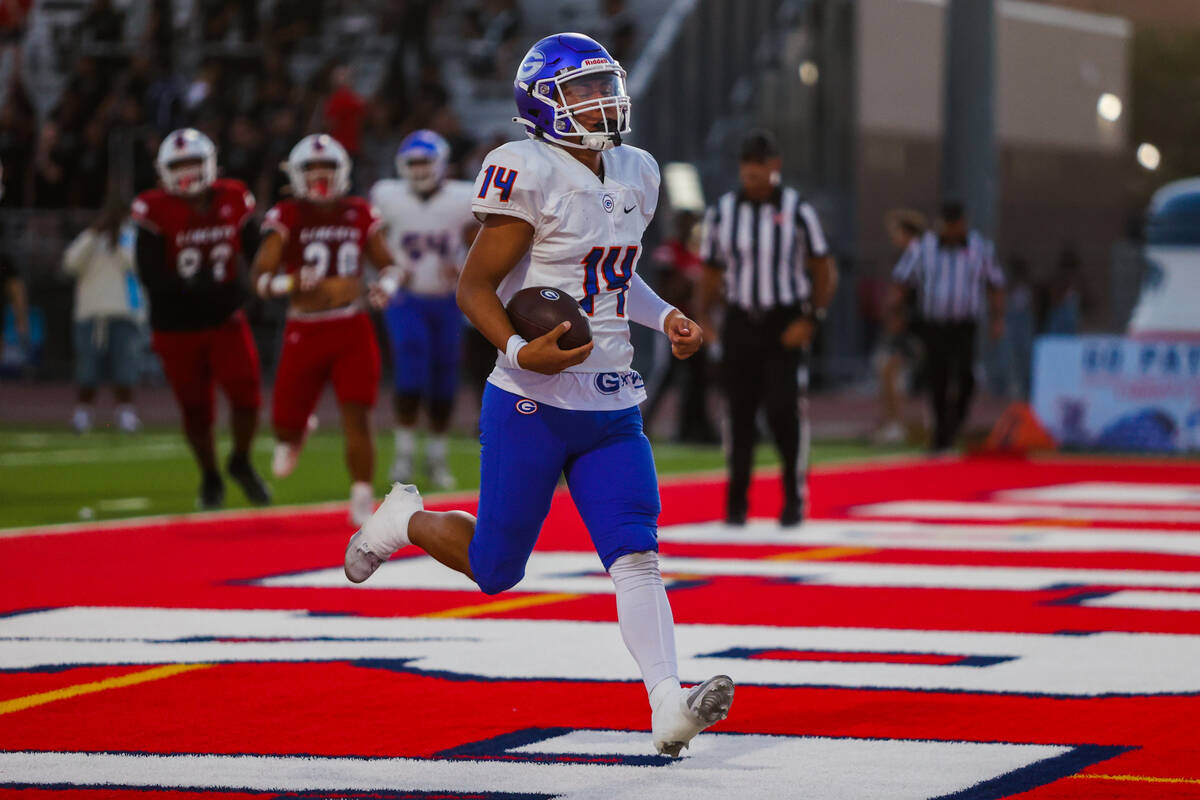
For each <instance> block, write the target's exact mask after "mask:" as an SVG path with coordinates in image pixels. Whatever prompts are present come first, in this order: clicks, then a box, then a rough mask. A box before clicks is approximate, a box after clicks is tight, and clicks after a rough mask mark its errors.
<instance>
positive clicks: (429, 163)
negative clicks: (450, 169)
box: [396, 130, 450, 194]
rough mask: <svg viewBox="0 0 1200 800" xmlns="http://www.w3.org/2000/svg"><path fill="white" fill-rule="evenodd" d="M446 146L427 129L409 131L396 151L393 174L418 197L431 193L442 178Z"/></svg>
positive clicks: (446, 153)
mask: <svg viewBox="0 0 1200 800" xmlns="http://www.w3.org/2000/svg"><path fill="white" fill-rule="evenodd" d="M449 161H450V145H448V144H446V140H445V139H443V138H442V137H441V136H439V135H437V134H436V133H434V132H433V131H430V130H419V131H413V132H412V133H410V134H409V135H408V136H405V137H404V141H402V142H400V147H399V148H398V149H397V150H396V173H397V174H398V175H399V176H400V177H401V178H404V179H405V180H407V181H408V183H409V185H410V186H412V188H413V189H416V190H417V191H418V192H420V193H422V194H427V193H429V192H432V191H433V190H434V189H436V188H437V187H438V185H439V184H441V182H442V178H444V177H445V176H446V164H447V162H449Z"/></svg>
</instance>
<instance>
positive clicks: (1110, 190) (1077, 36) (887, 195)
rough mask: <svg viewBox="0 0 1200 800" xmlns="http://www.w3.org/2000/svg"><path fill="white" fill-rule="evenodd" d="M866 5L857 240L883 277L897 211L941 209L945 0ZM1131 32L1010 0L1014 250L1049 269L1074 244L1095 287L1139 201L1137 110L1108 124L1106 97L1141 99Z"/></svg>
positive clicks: (1004, 134) (1000, 221) (1001, 40)
mask: <svg viewBox="0 0 1200 800" xmlns="http://www.w3.org/2000/svg"><path fill="white" fill-rule="evenodd" d="M1197 5H1198V6H1200V3H1197ZM857 9H858V22H857V24H858V41H857V53H858V63H857V70H858V79H859V85H858V108H859V119H858V142H857V151H856V173H857V179H856V189H857V197H858V237H857V238H858V242H859V245H860V256H861V263H862V266H863V269H864V272H865V273H867V274H874V275H876V276H877V277H882V276H883V275H884V274H885V273H886V270H887V269H888V267H889V266H890V263H891V260H892V258H893V253H892V252H891V248H890V244H889V243H888V241H887V238H886V234H885V232H884V229H883V225H882V217H883V214H884V212H885V211H886V210H887V209H889V208H894V207H897V206H906V207H912V208H916V209H918V210H920V211H922V212H925V213H926V214H931V213H933V212H934V211H935V209H936V207H937V205H938V202H939V186H940V170H939V165H940V160H941V130H942V105H943V99H942V97H943V91H944V89H943V76H942V64H943V59H944V55H945V54H944V49H945V42H944V31H945V28H944V24H945V23H944V15H945V2H944V0H860V2H859V3H858V6H857ZM1130 34H1131V27H1130V25H1129V23H1128V22H1127V21H1126V20H1124V19H1121V18H1117V17H1111V16H1100V15H1096V14H1091V13H1082V12H1079V11H1075V10H1070V9H1062V8H1057V7H1051V6H1046V5H1040V4H1034V3H1029V2H1013V1H1012V0H1008V1H1006V2H1003V1H1002V2H1000V3H998V5H997V47H996V58H997V64H996V135H997V144H998V147H999V151H1000V152H999V158H998V162H997V170H998V174H997V182H998V186H999V195H1000V196H999V197H998V198H997V211H998V217H997V237H996V238H997V245H998V248H999V250H1000V252H1001V254H1002V255H1004V256H1006V257H1008V256H1012V255H1020V256H1022V257H1024V258H1025V259H1026V260H1027V261H1028V262H1029V263H1030V265H1031V267H1032V269H1033V271H1034V273H1035V275H1037V274H1046V273H1048V272H1049V271H1050V270H1051V269H1052V267H1053V266H1054V264H1055V263H1056V261H1057V258H1058V255H1059V252H1060V251H1061V249H1062V248H1063V247H1064V246H1065V245H1068V244H1070V245H1073V246H1075V247H1076V249H1077V250H1078V252H1079V253H1080V255H1081V257H1082V259H1083V262H1084V265H1085V269H1086V270H1087V276H1088V277H1087V281H1088V283H1089V284H1094V285H1095V286H1097V287H1099V286H1101V285H1105V284H1106V283H1107V278H1106V277H1105V276H1107V265H1108V257H1109V256H1108V253H1109V250H1110V249H1111V246H1112V244H1113V243H1114V242H1115V241H1116V240H1117V239H1119V238H1120V237H1121V235H1122V234H1123V232H1124V227H1125V218H1126V214H1127V211H1128V209H1127V208H1126V205H1127V203H1126V201H1125V188H1124V183H1123V175H1124V174H1125V172H1124V170H1125V165H1124V159H1125V158H1126V157H1127V156H1126V138H1127V132H1126V120H1127V119H1128V114H1127V113H1126V114H1124V115H1123V116H1122V118H1121V119H1120V120H1118V121H1117V122H1116V123H1109V122H1105V121H1103V120H1101V119H1100V118H1099V117H1098V115H1097V113H1096V102H1097V100H1098V99H1099V96H1100V95H1101V93H1103V92H1112V93H1114V94H1116V95H1117V96H1118V97H1121V98H1122V99H1123V100H1124V101H1125V102H1126V104H1128V102H1129V100H1128V89H1127V82H1128V76H1127V73H1128V55H1127V51H1128V40H1129V36H1130ZM1097 299H1098V300H1100V301H1101V302H1102V301H1103V293H1102V292H1100V291H1097Z"/></svg>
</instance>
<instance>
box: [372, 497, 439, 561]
mask: <svg viewBox="0 0 1200 800" xmlns="http://www.w3.org/2000/svg"><path fill="white" fill-rule="evenodd" d="M397 492H408V493H411V494H416V487H415V486H404V487H401V486H393V487H392V490H391V491H390V492H388V495H387V497H385V498H383V503H382V504H381V505H380V506H379V508H377V509H376V510H375V513H374V514H372V515H371V518H370V519H369V520H367V521H366V522H365V523H363V526H362V531H363V534H364V535H365V536H366V537H367V540H368V541H370V542H372V543H375V544H377V545H379V546H381V547H382V548H383V549H384V550H386V551H387V552H388V553H389V554H390V553H394V552H396V551H397V550H399V549H400V548H401V547H407V546H408V545H410V544H412V542H410V541H409V539H408V522H409V520H411V519H412V515H413V514H415V513H416V512H417V511H420V510H421V509H422V508H424V505H425V504H424V503H423V502H421V500H420V496H419V495H418V496H417V498H416V499H417V502H416V503H415V504H414V503H411V502H399V503H397V502H395V499H397V498H393V500H392V502H390V503H389V502H388V500H389V498H391V497H392V495H394V494H396V493H397ZM375 552H376V553H378V552H380V551H379V550H376V551H375Z"/></svg>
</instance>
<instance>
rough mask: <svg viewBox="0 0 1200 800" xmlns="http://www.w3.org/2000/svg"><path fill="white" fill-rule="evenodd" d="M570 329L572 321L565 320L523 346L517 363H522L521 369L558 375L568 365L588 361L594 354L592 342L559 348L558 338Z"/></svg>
mask: <svg viewBox="0 0 1200 800" xmlns="http://www.w3.org/2000/svg"><path fill="white" fill-rule="evenodd" d="M570 329H571V323H570V322H564V323H562V324H560V325H559V326H558V327H556V328H554V329H553V330H551V331H549V332H548V333H544V334H542V335H541V336H539V337H537V338H536V339H533V340H532V341H530V342H529V344H527V345H525V346H524V347H522V348H521V350H520V352H518V353H517V363H518V364H520V365H521V369H527V370H530V371H532V372H540V373H541V374H543V375H556V374H557V373H559V372H562V371H563V370H564V369H566V368H567V367H573V366H575V365H577V364H582V363H583V362H584V361H586V360H587V357H588V356H589V355H591V354H592V343H591V342H588V343H587V344H585V345H582V346H580V347H576V348H574V349H573V350H562V349H560V348H559V346H558V340H559V339H560V338H561V337H562V335H563V334H564V333H566V332H567V331H569V330H570Z"/></svg>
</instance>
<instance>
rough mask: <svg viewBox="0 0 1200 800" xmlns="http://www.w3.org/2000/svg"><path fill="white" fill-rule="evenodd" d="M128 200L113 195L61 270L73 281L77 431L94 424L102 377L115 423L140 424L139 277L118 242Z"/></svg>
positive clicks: (131, 428) (65, 257)
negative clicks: (136, 390) (136, 392)
mask: <svg viewBox="0 0 1200 800" xmlns="http://www.w3.org/2000/svg"><path fill="white" fill-rule="evenodd" d="M126 208H127V205H126V204H125V203H123V202H120V200H119V199H118V198H116V197H115V196H112V197H110V198H109V199H108V201H107V202H106V203H105V206H104V209H103V210H102V211H101V212H100V215H99V216H98V217H97V218H96V220H95V221H94V222H93V223H92V224H91V226H89V227H88V228H87V229H85V230H84V231H83V233H81V234H79V236H78V237H76V238H75V241H73V242H71V245H70V246H69V247H68V248H67V250H66V252H65V253H64V254H63V269H64V270H65V271H66V272H67V273H69V274H71V275H74V276H75V278H76V281H77V282H76V284H75V312H74V319H75V381H76V384H77V385H78V401H79V402H78V405H77V406H76V407H75V414H74V416H73V417H72V418H71V426H72V427H73V428H74V429H75V431H76V432H77V433H85V432H87V431H88V430H90V429H91V427H92V420H93V408H94V405H95V401H96V388H97V386H98V385H99V383H100V381H101V379H102V378H104V377H107V378H108V380H110V381H111V382H112V384H113V387H114V390H115V392H116V397H117V412H116V423H117V427H118V428H120V429H121V430H122V431H125V432H126V433H132V432H134V431H136V430H137V429H138V427H140V425H141V423H140V421H139V420H138V416H137V412H135V411H134V408H133V385H134V383H135V382H136V381H137V375H138V367H139V363H140V358H139V350H140V347H141V342H142V335H141V330H140V329H139V326H138V309H139V307H140V305H141V303H140V298H139V297H138V289H137V282H136V280H135V279H134V275H133V254H132V253H131V252H130V247H129V243H128V242H127V241H122V232H121V228H122V225H123V223H124V221H125V209H126Z"/></svg>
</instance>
